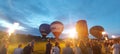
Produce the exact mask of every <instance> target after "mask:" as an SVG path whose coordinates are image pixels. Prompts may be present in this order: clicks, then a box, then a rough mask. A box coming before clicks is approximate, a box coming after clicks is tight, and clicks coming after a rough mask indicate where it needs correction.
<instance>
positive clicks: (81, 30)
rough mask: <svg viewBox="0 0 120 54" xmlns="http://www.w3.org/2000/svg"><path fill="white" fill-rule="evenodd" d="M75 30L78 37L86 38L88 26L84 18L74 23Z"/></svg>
mask: <svg viewBox="0 0 120 54" xmlns="http://www.w3.org/2000/svg"><path fill="white" fill-rule="evenodd" d="M76 31H77V33H78V37H79V38H80V39H87V38H88V27H87V22H86V20H79V21H78V22H77V24H76Z"/></svg>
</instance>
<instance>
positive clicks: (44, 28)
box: [39, 24, 51, 37]
mask: <svg viewBox="0 0 120 54" xmlns="http://www.w3.org/2000/svg"><path fill="white" fill-rule="evenodd" d="M39 31H40V33H41V35H42V37H46V36H47V35H48V34H49V33H50V32H51V30H50V25H49V24H41V25H40V27H39Z"/></svg>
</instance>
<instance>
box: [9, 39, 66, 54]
mask: <svg viewBox="0 0 120 54" xmlns="http://www.w3.org/2000/svg"><path fill="white" fill-rule="evenodd" d="M46 43H47V42H45V41H44V42H35V47H34V52H33V54H45V50H46ZM18 44H19V43H13V44H9V47H8V54H13V51H14V49H15V48H17V46H18ZM52 44H53V46H54V42H52ZM26 45H27V43H23V46H22V48H24V47H25V46H26ZM64 46H65V45H64V42H61V43H60V47H61V49H62V48H63V47H64Z"/></svg>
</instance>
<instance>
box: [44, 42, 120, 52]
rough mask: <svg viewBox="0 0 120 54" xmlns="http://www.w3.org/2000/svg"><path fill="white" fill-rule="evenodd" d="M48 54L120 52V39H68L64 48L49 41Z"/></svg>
mask: <svg viewBox="0 0 120 54" xmlns="http://www.w3.org/2000/svg"><path fill="white" fill-rule="evenodd" d="M46 54H120V41H116V40H107V41H106V40H105V41H99V40H90V41H82V40H81V41H77V43H71V42H70V41H67V42H66V43H65V48H63V49H61V48H60V45H59V43H58V42H56V43H55V46H54V47H52V44H51V42H50V41H48V43H47V45H46Z"/></svg>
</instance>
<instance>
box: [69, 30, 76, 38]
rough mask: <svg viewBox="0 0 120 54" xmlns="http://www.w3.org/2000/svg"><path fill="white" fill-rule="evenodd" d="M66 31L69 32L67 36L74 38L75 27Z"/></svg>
mask: <svg viewBox="0 0 120 54" xmlns="http://www.w3.org/2000/svg"><path fill="white" fill-rule="evenodd" d="M68 32H69V35H68V37H69V38H73V39H74V38H76V36H77V32H76V29H75V28H72V29H70V30H69V31H68Z"/></svg>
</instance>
